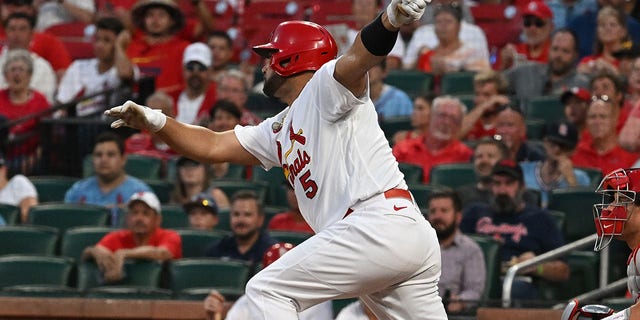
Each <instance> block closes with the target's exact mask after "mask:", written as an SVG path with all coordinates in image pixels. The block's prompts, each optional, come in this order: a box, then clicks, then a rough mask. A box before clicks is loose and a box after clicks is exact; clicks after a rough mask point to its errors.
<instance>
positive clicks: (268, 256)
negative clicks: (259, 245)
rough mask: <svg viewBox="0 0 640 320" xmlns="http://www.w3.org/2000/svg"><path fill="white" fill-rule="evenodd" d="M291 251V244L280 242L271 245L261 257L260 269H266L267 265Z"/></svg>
mask: <svg viewBox="0 0 640 320" xmlns="http://www.w3.org/2000/svg"><path fill="white" fill-rule="evenodd" d="M291 249H293V245H292V244H291V243H286V242H280V243H276V244H274V245H272V246H271V247H269V249H268V250H267V251H266V252H265V253H264V255H263V256H262V268H266V267H267V266H268V265H270V264H272V263H274V262H275V261H276V260H278V259H279V258H280V257H282V255H283V254H285V253H287V251H289V250H291Z"/></svg>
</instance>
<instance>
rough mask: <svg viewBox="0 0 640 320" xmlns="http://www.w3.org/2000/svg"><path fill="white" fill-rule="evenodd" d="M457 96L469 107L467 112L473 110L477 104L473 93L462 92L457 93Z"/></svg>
mask: <svg viewBox="0 0 640 320" xmlns="http://www.w3.org/2000/svg"><path fill="white" fill-rule="evenodd" d="M455 97H456V98H458V99H460V102H462V103H463V104H464V105H465V106H466V107H467V112H469V111H471V109H473V108H474V107H475V106H476V105H475V103H474V101H473V99H474V98H475V96H474V95H473V94H460V95H456V96H455Z"/></svg>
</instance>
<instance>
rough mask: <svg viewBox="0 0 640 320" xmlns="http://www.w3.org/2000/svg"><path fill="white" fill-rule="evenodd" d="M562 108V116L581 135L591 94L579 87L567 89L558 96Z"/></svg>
mask: <svg viewBox="0 0 640 320" xmlns="http://www.w3.org/2000/svg"><path fill="white" fill-rule="evenodd" d="M560 102H562V105H563V106H564V116H565V117H566V118H567V120H569V122H571V123H572V124H573V125H574V126H575V127H576V130H578V134H579V135H580V134H583V133H584V132H585V131H584V129H585V124H586V120H587V108H588V107H589V103H590V102H591V92H589V90H587V89H585V88H581V87H571V88H567V89H566V90H565V91H564V92H563V93H562V95H561V96H560Z"/></svg>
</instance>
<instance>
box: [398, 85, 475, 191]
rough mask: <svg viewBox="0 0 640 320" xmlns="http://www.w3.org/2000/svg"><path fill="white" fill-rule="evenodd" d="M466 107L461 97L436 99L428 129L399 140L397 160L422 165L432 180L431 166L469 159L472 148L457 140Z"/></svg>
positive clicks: (426, 179)
mask: <svg viewBox="0 0 640 320" xmlns="http://www.w3.org/2000/svg"><path fill="white" fill-rule="evenodd" d="M466 109H467V107H465V105H464V104H463V103H462V102H461V101H460V100H459V99H458V98H454V97H451V96H442V97H438V98H436V99H435V100H433V107H432V110H431V119H430V120H429V132H428V133H427V134H426V135H424V136H421V137H418V138H415V139H407V140H404V141H401V142H398V144H396V145H395V146H394V147H393V155H394V156H395V157H396V159H398V162H406V163H412V164H417V165H420V166H422V176H423V182H424V183H429V179H430V174H431V168H432V167H433V166H435V165H438V164H443V163H455V162H468V161H469V160H470V159H471V155H472V154H473V150H471V148H469V147H467V146H466V145H465V144H464V143H462V142H460V140H459V139H458V134H459V131H460V126H461V125H462V116H463V115H464V113H465V112H466Z"/></svg>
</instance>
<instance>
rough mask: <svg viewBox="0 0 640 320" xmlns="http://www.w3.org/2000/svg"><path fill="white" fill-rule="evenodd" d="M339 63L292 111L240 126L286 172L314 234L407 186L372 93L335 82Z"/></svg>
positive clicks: (243, 139) (242, 135) (323, 72)
mask: <svg viewBox="0 0 640 320" xmlns="http://www.w3.org/2000/svg"><path fill="white" fill-rule="evenodd" d="M335 65H336V60H333V61H330V62H328V63H326V64H324V65H323V66H322V67H321V68H320V69H319V70H318V71H316V72H315V74H314V75H313V77H312V78H311V80H310V81H309V82H308V83H307V84H306V86H305V87H304V89H303V90H302V92H301V93H300V95H299V96H298V98H297V99H296V100H295V101H294V102H293V104H292V105H291V106H290V107H287V108H286V109H285V110H283V111H282V112H280V113H279V114H278V115H276V116H275V117H272V118H269V119H266V120H265V121H263V122H262V123H260V124H259V125H258V126H255V127H240V126H237V127H236V128H235V133H236V135H237V137H238V139H239V141H240V143H241V144H242V146H243V147H244V148H245V149H246V150H248V151H249V152H250V153H251V154H253V155H254V156H255V157H256V158H258V159H259V160H260V162H261V163H262V166H263V167H264V168H265V169H266V170H268V169H270V168H271V167H273V166H282V168H283V169H284V173H285V178H286V180H287V181H289V183H290V184H291V185H292V186H293V187H294V190H295V193H296V196H297V198H298V204H299V205H300V211H301V212H302V214H303V216H304V218H305V220H306V221H307V222H308V223H309V225H310V226H311V228H313V230H314V231H315V232H319V231H320V230H323V229H324V228H326V227H327V226H329V225H331V224H333V223H335V222H336V221H339V220H341V219H342V218H343V217H344V216H345V213H346V212H347V210H348V209H349V207H350V206H352V205H354V204H355V203H358V202H359V201H361V200H365V199H368V198H371V197H372V196H374V195H377V194H380V193H382V192H384V191H386V190H389V189H392V188H395V187H400V188H404V189H406V188H407V186H406V183H405V182H404V178H403V175H402V173H401V172H400V170H399V169H398V164H397V162H396V159H395V157H394V156H393V155H392V153H391V148H390V147H389V143H388V141H387V139H386V138H385V136H384V133H383V132H382V130H381V129H380V126H379V125H378V115H377V113H376V111H375V108H374V106H373V103H372V102H371V99H370V98H369V92H368V89H367V92H366V93H365V94H364V95H363V96H362V97H355V96H354V95H353V94H352V93H351V92H350V91H349V90H348V89H347V88H345V87H344V86H343V85H342V84H340V83H339V82H338V81H336V80H335V79H334V77H333V72H334V69H335Z"/></svg>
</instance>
